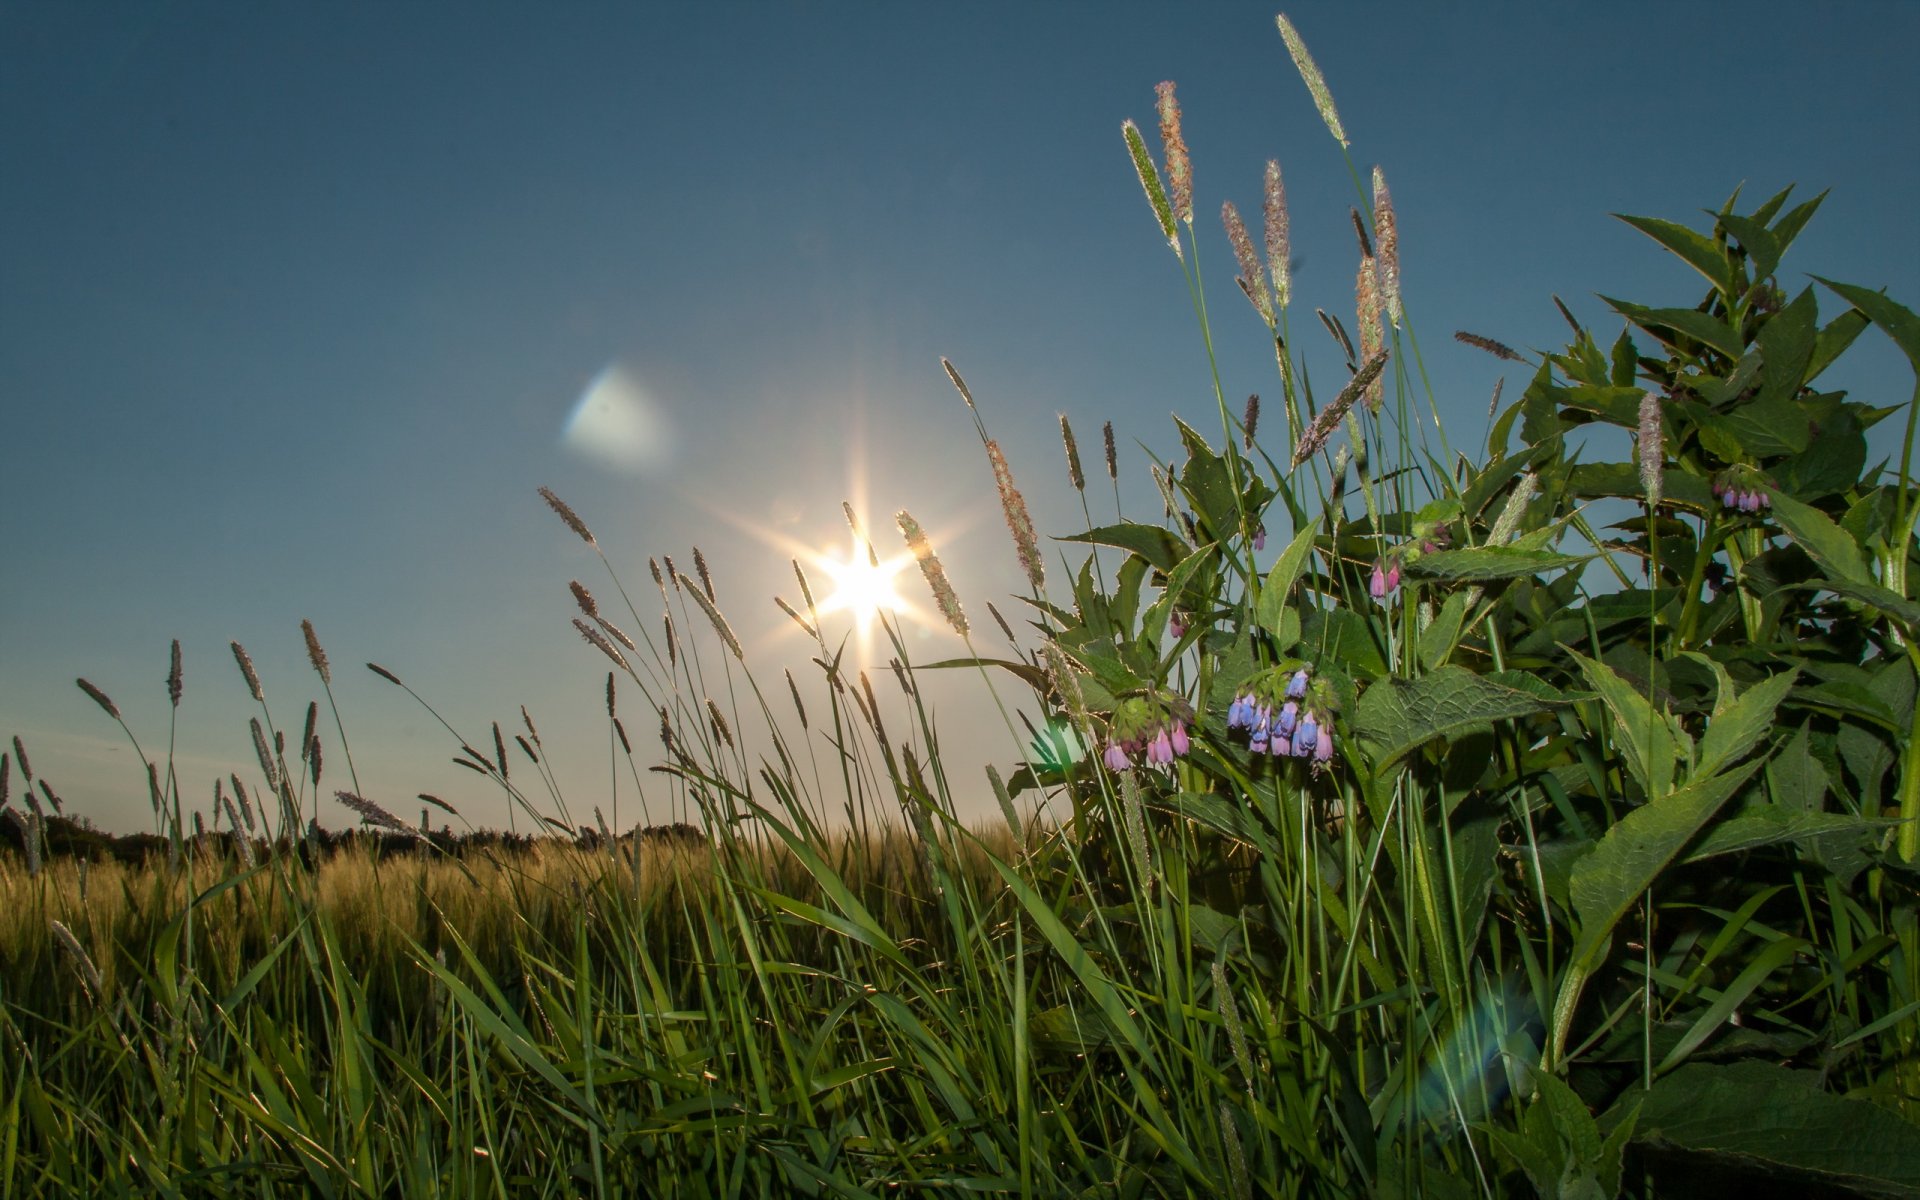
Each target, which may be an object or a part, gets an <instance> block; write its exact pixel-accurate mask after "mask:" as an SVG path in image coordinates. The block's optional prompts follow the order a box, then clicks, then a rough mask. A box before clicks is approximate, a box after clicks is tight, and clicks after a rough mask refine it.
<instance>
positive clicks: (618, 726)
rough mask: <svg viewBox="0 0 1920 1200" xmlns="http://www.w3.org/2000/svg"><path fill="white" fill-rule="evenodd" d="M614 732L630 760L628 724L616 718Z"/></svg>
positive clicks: (631, 744)
mask: <svg viewBox="0 0 1920 1200" xmlns="http://www.w3.org/2000/svg"><path fill="white" fill-rule="evenodd" d="M613 732H614V735H615V736H616V737H618V738H619V739H620V752H621V753H622V754H625V755H626V756H627V757H628V758H632V757H633V743H632V742H630V741H628V740H627V726H626V722H624V721H622V720H621V719H620V718H619V717H615V718H614V719H613ZM521 744H522V745H525V744H526V743H524V742H522V743H521Z"/></svg>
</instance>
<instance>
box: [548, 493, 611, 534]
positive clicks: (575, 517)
mask: <svg viewBox="0 0 1920 1200" xmlns="http://www.w3.org/2000/svg"><path fill="white" fill-rule="evenodd" d="M540 498H541V499H542V500H545V501H546V502H547V507H548V508H551V509H552V510H553V511H554V512H555V513H557V514H558V515H559V517H560V519H561V520H562V521H565V522H566V523H567V528H568V529H571V530H573V531H574V532H575V533H577V534H579V535H580V540H581V541H583V542H585V543H586V544H587V545H589V546H592V547H593V548H594V549H595V550H598V549H599V548H600V543H599V542H596V541H594V540H593V534H592V533H591V532H590V531H589V530H588V529H587V523H586V522H585V521H582V520H581V519H580V514H578V513H576V512H574V511H573V509H571V508H569V507H568V506H567V502H566V501H565V500H562V499H561V498H560V497H558V496H556V495H554V494H553V489H552V488H544V487H543V488H541V489H540Z"/></svg>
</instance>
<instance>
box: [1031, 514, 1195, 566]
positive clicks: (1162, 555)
mask: <svg viewBox="0 0 1920 1200" xmlns="http://www.w3.org/2000/svg"><path fill="white" fill-rule="evenodd" d="M1053 540H1054V541H1056V542H1088V543H1091V544H1093V545H1096V546H1117V547H1119V548H1120V549H1122V550H1127V551H1131V552H1132V553H1134V554H1137V555H1139V556H1140V557H1141V558H1144V559H1146V560H1147V561H1148V562H1149V563H1152V564H1153V565H1154V566H1156V567H1158V568H1160V569H1161V570H1162V571H1171V570H1173V568H1174V565H1175V564H1177V563H1178V562H1179V561H1180V560H1181V559H1183V558H1185V557H1186V556H1187V553H1188V548H1187V544H1186V543H1185V542H1183V541H1181V540H1180V539H1179V538H1177V537H1175V536H1173V534H1172V533H1170V532H1169V531H1167V530H1166V529H1163V528H1161V527H1160V526H1158V525H1142V524H1140V523H1139V522H1137V521H1123V522H1122V523H1120V524H1118V525H1103V526H1101V527H1100V528H1098V529H1089V530H1087V531H1086V532H1085V533H1070V534H1064V535H1061V536H1057V537H1055V538H1054V539H1053Z"/></svg>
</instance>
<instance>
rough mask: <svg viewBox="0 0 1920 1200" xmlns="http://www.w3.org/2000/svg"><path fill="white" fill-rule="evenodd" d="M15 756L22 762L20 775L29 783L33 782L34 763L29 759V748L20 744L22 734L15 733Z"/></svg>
mask: <svg viewBox="0 0 1920 1200" xmlns="http://www.w3.org/2000/svg"><path fill="white" fill-rule="evenodd" d="M13 756H14V758H16V759H18V760H19V762H20V777H21V778H22V779H24V780H26V781H27V782H28V783H32V782H33V764H32V763H30V762H28V761H27V748H26V747H25V746H23V745H21V744H20V735H19V734H17V733H16V734H14V735H13Z"/></svg>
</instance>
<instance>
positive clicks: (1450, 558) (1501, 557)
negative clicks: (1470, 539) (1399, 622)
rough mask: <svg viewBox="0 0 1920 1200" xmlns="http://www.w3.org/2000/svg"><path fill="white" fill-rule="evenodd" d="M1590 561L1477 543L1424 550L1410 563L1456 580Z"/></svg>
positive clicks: (1414, 569)
mask: <svg viewBox="0 0 1920 1200" xmlns="http://www.w3.org/2000/svg"><path fill="white" fill-rule="evenodd" d="M1585 561H1587V559H1586V557H1584V556H1581V555H1577V554H1556V553H1554V552H1553V551H1551V550H1520V549H1516V548H1515V547H1512V546H1477V547H1474V548H1472V549H1467V550H1440V551H1436V552H1434V553H1432V554H1422V555H1421V556H1420V557H1419V558H1418V559H1416V560H1414V561H1412V562H1409V563H1408V564H1407V570H1408V571H1409V572H1411V573H1412V574H1414V575H1420V576H1425V577H1426V578H1429V579H1446V580H1453V581H1456V582H1469V581H1471V582H1485V581H1488V580H1495V579H1522V578H1525V577H1526V576H1528V575H1537V574H1539V573H1540V572H1542V571H1559V570H1564V569H1566V568H1568V567H1574V566H1578V565H1579V564H1581V563H1583V562H1585Z"/></svg>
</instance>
